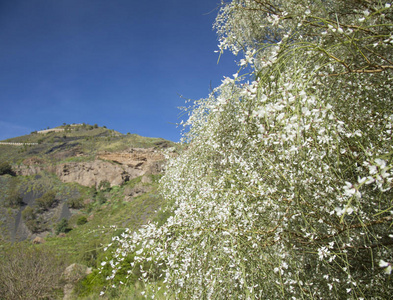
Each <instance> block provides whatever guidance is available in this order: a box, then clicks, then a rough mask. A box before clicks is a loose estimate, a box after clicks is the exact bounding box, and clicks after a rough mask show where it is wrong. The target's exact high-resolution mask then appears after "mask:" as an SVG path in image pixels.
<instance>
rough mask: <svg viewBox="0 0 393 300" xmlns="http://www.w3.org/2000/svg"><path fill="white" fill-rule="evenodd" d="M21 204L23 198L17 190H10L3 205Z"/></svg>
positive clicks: (17, 205)
mask: <svg viewBox="0 0 393 300" xmlns="http://www.w3.org/2000/svg"><path fill="white" fill-rule="evenodd" d="M22 204H23V198H22V196H21V195H20V193H19V191H17V190H12V191H11V192H10V194H9V195H8V196H7V197H6V199H5V205H6V206H8V207H13V208H18V207H20V206H21V205H22Z"/></svg>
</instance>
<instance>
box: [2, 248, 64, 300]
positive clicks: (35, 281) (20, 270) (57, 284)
mask: <svg viewBox="0 0 393 300" xmlns="http://www.w3.org/2000/svg"><path fill="white" fill-rule="evenodd" d="M66 266H67V259H66V257H65V256H62V255H60V254H59V253H57V251H56V249H49V248H43V247H40V246H34V245H31V244H28V243H17V244H13V245H11V244H3V245H1V246H0V291H1V298H2V299H6V300H8V299H9V300H14V299H59V298H61V296H62V288H63V283H62V278H61V275H62V272H63V271H64V269H65V267H66Z"/></svg>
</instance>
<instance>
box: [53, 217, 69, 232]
mask: <svg viewBox="0 0 393 300" xmlns="http://www.w3.org/2000/svg"><path fill="white" fill-rule="evenodd" d="M70 230H71V228H69V227H68V220H67V219H64V218H63V219H61V220H60V222H59V223H57V225H56V227H55V234H56V235H58V234H59V233H67V232H69V231H70Z"/></svg>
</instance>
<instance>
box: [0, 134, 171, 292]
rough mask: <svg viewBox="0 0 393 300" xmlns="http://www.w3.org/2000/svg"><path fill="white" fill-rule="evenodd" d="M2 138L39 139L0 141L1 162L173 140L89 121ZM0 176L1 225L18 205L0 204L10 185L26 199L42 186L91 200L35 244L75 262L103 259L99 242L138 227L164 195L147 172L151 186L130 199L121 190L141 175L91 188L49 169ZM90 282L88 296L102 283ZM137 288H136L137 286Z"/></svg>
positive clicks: (64, 157)
mask: <svg viewBox="0 0 393 300" xmlns="http://www.w3.org/2000/svg"><path fill="white" fill-rule="evenodd" d="M7 142H17V143H39V145H34V146H8V145H0V162H1V161H6V162H9V163H12V164H15V163H16V164H19V163H22V162H23V161H24V160H26V159H27V158H32V157H34V158H38V159H39V160H40V163H42V164H53V163H59V162H62V161H72V160H89V159H92V158H94V156H95V155H96V154H97V153H98V152H101V151H124V150H127V149H129V148H148V147H157V148H161V147H162V148H166V147H173V146H174V145H175V143H173V142H170V141H166V140H164V139H161V138H145V137H141V136H138V135H136V134H127V135H121V134H119V133H117V132H115V131H113V130H109V129H106V128H100V127H98V128H91V126H89V127H83V126H80V127H79V128H78V129H77V130H76V128H73V129H72V130H71V131H69V132H49V133H45V134H39V133H32V134H29V135H26V136H22V137H17V138H13V139H9V140H7ZM76 154H78V157H76ZM0 179H1V180H0V191H1V193H0V213H1V216H2V218H1V220H0V227H1V226H2V224H1V223H2V222H3V223H4V220H5V218H4V216H5V215H8V217H10V218H15V216H16V215H17V213H18V209H17V208H10V207H8V208H7V207H4V205H2V203H4V200H5V198H6V197H7V195H8V194H9V192H10V190H11V189H16V190H18V191H19V192H20V193H21V194H22V196H23V197H24V202H28V201H30V200H29V199H28V198H25V197H30V196H31V195H33V198H34V197H35V196H39V195H42V194H43V193H44V192H45V191H47V190H55V191H56V193H57V195H58V198H59V200H60V202H65V201H66V200H67V199H69V198H70V197H82V198H83V199H90V203H89V204H87V205H86V206H85V207H84V208H83V209H80V210H72V213H73V216H72V217H71V218H70V219H69V227H70V228H71V229H72V230H70V231H69V232H67V233H66V235H65V236H64V237H60V236H55V234H54V233H53V231H52V233H50V234H49V236H47V237H46V238H45V243H44V244H42V245H39V247H42V248H48V249H56V251H57V252H58V253H59V255H61V256H64V257H66V258H67V261H68V263H74V262H77V263H82V264H85V265H88V266H89V267H93V268H95V267H97V265H98V264H99V263H100V262H101V260H102V259H103V255H104V254H103V252H102V248H103V247H104V246H105V245H106V244H107V243H109V242H110V240H111V238H112V236H113V235H114V234H119V232H121V231H122V228H125V227H127V228H132V229H137V228H138V227H140V226H141V225H142V224H144V223H146V222H148V221H149V220H152V219H154V218H157V213H156V211H157V210H159V208H160V207H161V206H162V205H163V203H162V201H163V200H162V199H161V197H160V196H159V195H158V192H157V187H158V179H159V176H157V175H156V176H152V183H149V184H148V185H150V187H151V190H150V191H149V192H147V193H145V194H143V195H141V196H138V197H135V198H133V199H132V201H130V202H126V201H124V199H125V194H126V193H125V190H126V189H128V190H130V189H132V188H133V187H134V186H135V185H141V184H142V183H141V178H140V177H139V178H135V179H134V180H132V181H130V182H127V183H126V184H124V185H123V186H120V187H113V188H111V189H108V190H106V191H94V190H93V189H90V188H85V187H82V186H79V185H78V184H73V183H71V184H69V183H68V184H65V183H62V182H61V181H60V180H59V179H58V178H57V177H56V176H55V175H53V174H50V173H42V174H39V176H29V177H24V176H18V177H11V176H9V175H3V176H0ZM34 195H35V196H34ZM103 199H104V200H103ZM33 201H34V200H33ZM29 205H32V203H29ZM58 205H59V204H58ZM81 216H85V217H86V218H87V219H88V222H87V223H86V224H83V225H77V222H78V219H79V218H80V217H81ZM161 218H165V216H164V215H162V214H161V215H160V214H159V215H158V219H161ZM58 221H59V220H58V219H56V220H55V218H52V223H48V227H49V229H52V230H53V229H54V228H55V227H56V224H57V223H56V222H58ZM112 225H116V226H117V227H118V228H119V229H116V230H114V229H110V226H112ZM3 226H4V224H3ZM3 229H4V227H3ZM3 232H4V230H3ZM3 238H5V239H7V237H6V236H3ZM3 245H5V244H3ZM1 246H2V242H1V238H0V247H1ZM94 284H95V283H94V282H93V283H91V282H90V283H88V285H90V286H89V287H88V290H89V289H91V291H92V292H93V294H92V296H90V297H93V298H95V297H96V296H97V294H96V293H97V291H98V289H99V288H101V285H102V282H101V283H99V284H98V286H97V287H94ZM82 286H83V285H82ZM136 289H137V290H139V289H140V287H137V288H136ZM124 291H125V293H126V294H129V293H131V292H132V293H133V292H135V286H128V287H126V288H125V289H124ZM120 294H121V292H120ZM85 295H86V289H85ZM87 298H89V296H88V297H87ZM93 298H91V299H93Z"/></svg>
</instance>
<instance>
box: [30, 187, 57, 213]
mask: <svg viewBox="0 0 393 300" xmlns="http://www.w3.org/2000/svg"><path fill="white" fill-rule="evenodd" d="M55 200H56V192H54V191H49V192H46V193H45V194H44V195H42V197H40V198H37V199H36V200H35V201H36V204H37V205H38V207H39V208H41V209H43V210H48V209H49V208H51V207H52V206H53V204H54V203H55Z"/></svg>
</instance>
